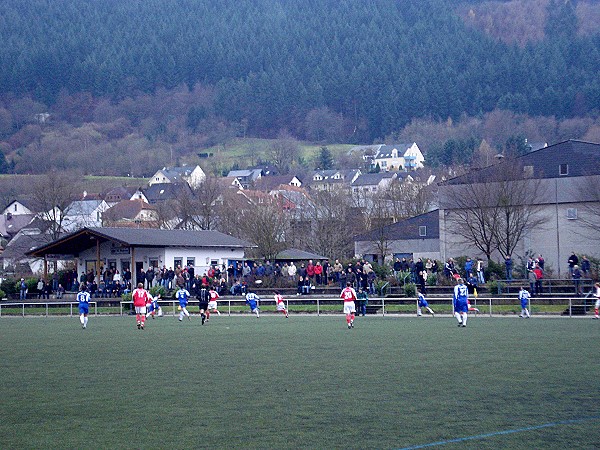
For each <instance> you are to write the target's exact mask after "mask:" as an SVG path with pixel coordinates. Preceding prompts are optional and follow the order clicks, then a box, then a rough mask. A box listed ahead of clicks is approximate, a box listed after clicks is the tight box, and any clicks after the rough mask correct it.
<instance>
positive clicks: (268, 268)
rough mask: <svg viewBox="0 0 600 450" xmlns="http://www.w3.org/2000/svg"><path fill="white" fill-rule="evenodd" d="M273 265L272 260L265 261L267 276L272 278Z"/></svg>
mask: <svg viewBox="0 0 600 450" xmlns="http://www.w3.org/2000/svg"><path fill="white" fill-rule="evenodd" d="M273 272H274V269H273V266H272V265H271V261H267V262H266V263H265V277H267V278H272V277H273Z"/></svg>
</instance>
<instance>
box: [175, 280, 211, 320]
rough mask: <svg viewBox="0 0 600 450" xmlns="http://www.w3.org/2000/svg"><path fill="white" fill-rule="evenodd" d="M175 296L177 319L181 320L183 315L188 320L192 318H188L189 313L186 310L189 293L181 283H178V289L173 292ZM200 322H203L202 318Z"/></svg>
mask: <svg viewBox="0 0 600 450" xmlns="http://www.w3.org/2000/svg"><path fill="white" fill-rule="evenodd" d="M175 297H176V298H177V300H178V301H179V308H181V309H180V311H179V321H180V322H181V321H182V320H183V316H185V317H187V318H188V320H192V319H191V318H190V313H189V312H188V310H187V304H188V299H189V298H190V293H189V292H188V291H187V289H185V288H184V287H183V286H182V285H179V290H178V291H177V293H176V294H175ZM202 323H204V319H202Z"/></svg>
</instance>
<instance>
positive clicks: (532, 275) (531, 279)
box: [522, 269, 537, 296]
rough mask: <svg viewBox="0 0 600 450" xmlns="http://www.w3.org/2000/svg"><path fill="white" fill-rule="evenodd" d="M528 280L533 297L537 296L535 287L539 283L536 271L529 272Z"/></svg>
mask: <svg viewBox="0 0 600 450" xmlns="http://www.w3.org/2000/svg"><path fill="white" fill-rule="evenodd" d="M527 279H528V280H529V290H530V291H531V295H532V296H535V293H536V291H535V285H536V281H537V276H536V275H535V272H534V269H532V270H529V271H528V272H527ZM522 289H523V288H522Z"/></svg>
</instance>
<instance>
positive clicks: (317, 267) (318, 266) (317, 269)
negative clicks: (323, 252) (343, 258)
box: [314, 261, 323, 285]
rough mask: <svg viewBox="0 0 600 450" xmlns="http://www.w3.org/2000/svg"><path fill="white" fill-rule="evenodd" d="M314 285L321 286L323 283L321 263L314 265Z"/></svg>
mask: <svg viewBox="0 0 600 450" xmlns="http://www.w3.org/2000/svg"><path fill="white" fill-rule="evenodd" d="M314 271H315V283H316V284H318V285H321V284H322V283H323V266H322V265H321V261H317V263H316V264H315V269H314Z"/></svg>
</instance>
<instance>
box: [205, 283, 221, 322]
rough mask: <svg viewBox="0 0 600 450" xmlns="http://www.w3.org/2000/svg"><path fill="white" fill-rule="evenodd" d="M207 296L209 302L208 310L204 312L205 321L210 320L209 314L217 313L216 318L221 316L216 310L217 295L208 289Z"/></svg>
mask: <svg viewBox="0 0 600 450" xmlns="http://www.w3.org/2000/svg"><path fill="white" fill-rule="evenodd" d="M208 295H210V301H209V302H208V308H207V310H206V320H207V321H208V319H210V313H211V312H213V313H217V315H218V316H220V315H221V313H220V312H219V310H218V309H217V300H218V298H219V293H218V292H217V291H215V290H214V289H210V290H209V291H208Z"/></svg>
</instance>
